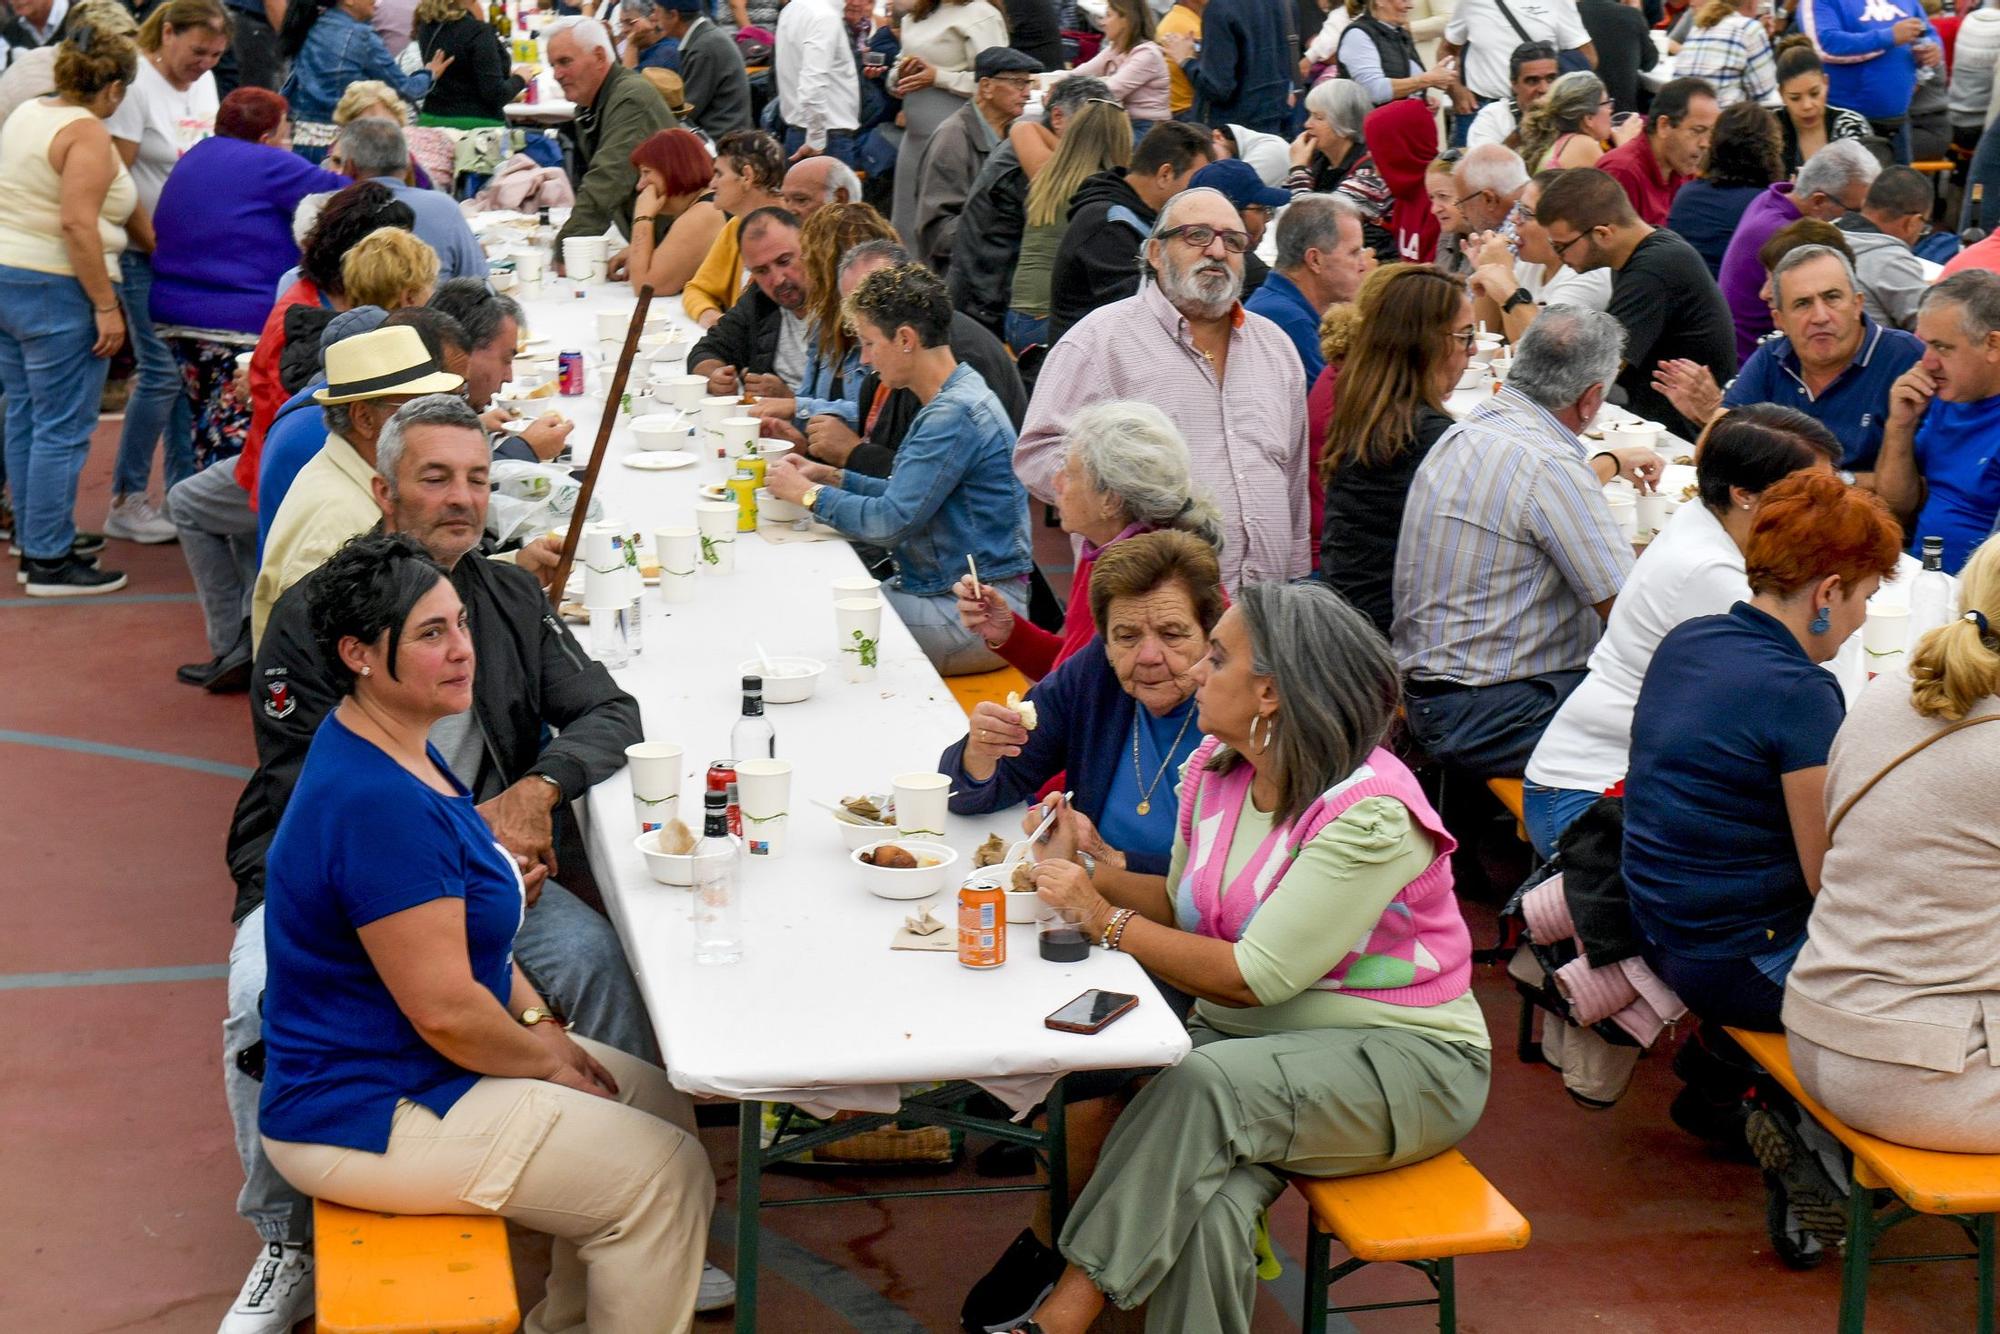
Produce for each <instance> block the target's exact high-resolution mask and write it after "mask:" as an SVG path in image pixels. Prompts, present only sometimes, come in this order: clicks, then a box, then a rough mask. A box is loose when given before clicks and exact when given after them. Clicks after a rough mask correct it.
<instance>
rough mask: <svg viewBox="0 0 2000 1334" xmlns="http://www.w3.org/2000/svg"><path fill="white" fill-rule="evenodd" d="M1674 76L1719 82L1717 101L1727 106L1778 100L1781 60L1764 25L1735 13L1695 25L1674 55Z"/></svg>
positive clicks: (1716, 88)
mask: <svg viewBox="0 0 2000 1334" xmlns="http://www.w3.org/2000/svg"><path fill="white" fill-rule="evenodd" d="M1674 77H1675V78H1677V79H1707V80H1708V81H1709V82H1710V83H1712V84H1714V85H1715V100H1716V101H1717V102H1718V103H1720V104H1721V105H1723V106H1725V107H1730V106H1735V105H1736V104H1737V103H1738V102H1764V103H1767V104H1772V105H1775V104H1776V103H1777V100H1778V59H1777V57H1776V56H1775V55H1773V54H1772V53H1771V38H1770V36H1769V34H1767V33H1766V32H1765V31H1764V25H1763V24H1762V23H1761V22H1759V21H1758V20H1756V19H1753V18H1746V17H1744V16H1743V15H1741V14H1731V15H1730V16H1729V17H1727V18H1725V19H1723V20H1722V21H1721V22H1720V23H1717V24H1716V25H1715V26H1713V27H1710V28H1695V29H1693V30H1691V31H1690V32H1689V33H1688V39H1687V42H1686V44H1685V45H1683V46H1682V47H1681V49H1680V51H1679V52H1678V53H1677V54H1676V55H1675V56H1674Z"/></svg>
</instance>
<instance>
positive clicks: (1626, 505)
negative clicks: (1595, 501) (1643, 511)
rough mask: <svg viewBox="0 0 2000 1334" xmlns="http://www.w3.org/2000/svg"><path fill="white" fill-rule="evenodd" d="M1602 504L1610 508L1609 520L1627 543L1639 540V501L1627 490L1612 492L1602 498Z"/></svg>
mask: <svg viewBox="0 0 2000 1334" xmlns="http://www.w3.org/2000/svg"><path fill="white" fill-rule="evenodd" d="M1604 503H1605V504H1606V505H1609V506H1610V507H1611V518H1612V520H1613V521H1614V522H1616V523H1617V525H1618V531H1619V532H1620V533H1621V534H1623V535H1624V538H1625V540H1626V541H1627V542H1637V541H1638V540H1639V500H1638V497H1636V496H1634V495H1633V494H1632V493H1631V492H1630V491H1629V490H1628V491H1623V492H1612V493H1611V494H1609V495H1607V496H1605V497H1604Z"/></svg>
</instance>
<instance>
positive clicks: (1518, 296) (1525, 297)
mask: <svg viewBox="0 0 2000 1334" xmlns="http://www.w3.org/2000/svg"><path fill="white" fill-rule="evenodd" d="M1534 299H1535V294H1534V293H1533V292H1530V291H1529V290H1528V289H1527V288H1525V287H1517V288H1515V289H1514V295H1512V296H1510V297H1508V298H1507V299H1506V300H1505V301H1502V302H1501V303H1500V313H1501V314H1502V315H1505V314H1507V313H1508V312H1509V311H1511V310H1513V309H1514V307H1516V306H1518V305H1521V304H1523V303H1525V302H1529V301H1533V300H1534Z"/></svg>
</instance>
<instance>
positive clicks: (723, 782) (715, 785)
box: [707, 760, 743, 838]
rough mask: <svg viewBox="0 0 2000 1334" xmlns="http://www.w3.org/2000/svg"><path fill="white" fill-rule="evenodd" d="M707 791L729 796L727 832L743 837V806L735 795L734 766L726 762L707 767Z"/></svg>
mask: <svg viewBox="0 0 2000 1334" xmlns="http://www.w3.org/2000/svg"><path fill="white" fill-rule="evenodd" d="M707 790H708V791H710V792H726V793H728V794H729V832H730V833H732V834H734V835H736V836H737V837H738V838H741V837H743V804H742V802H740V801H739V800H738V799H737V795H736V765H735V764H734V763H733V762H731V761H728V760H717V761H716V762H715V763H713V764H711V765H709V766H708V787H707Z"/></svg>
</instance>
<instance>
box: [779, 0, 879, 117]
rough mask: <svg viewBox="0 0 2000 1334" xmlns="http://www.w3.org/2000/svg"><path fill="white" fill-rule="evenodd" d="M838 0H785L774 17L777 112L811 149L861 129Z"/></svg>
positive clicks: (856, 78)
mask: <svg viewBox="0 0 2000 1334" xmlns="http://www.w3.org/2000/svg"><path fill="white" fill-rule="evenodd" d="M840 10H841V6H840V0H789V3H788V4H786V6H785V8H784V10H783V12H781V13H780V14H779V15H778V49H777V53H776V56H775V59H776V60H777V62H778V111H779V114H781V115H782V116H783V117H784V118H785V123H786V124H788V125H794V126H797V127H798V128H799V129H800V130H801V131H803V132H804V134H805V141H806V143H807V144H809V145H811V146H812V147H814V148H825V147H826V136H827V132H828V131H830V130H854V129H859V128H860V126H861V76H860V75H859V74H857V73H855V70H854V51H853V48H851V47H849V46H848V44H847V25H846V24H845V23H844V22H842V21H841V13H840Z"/></svg>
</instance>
